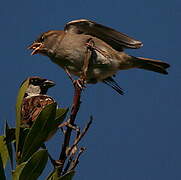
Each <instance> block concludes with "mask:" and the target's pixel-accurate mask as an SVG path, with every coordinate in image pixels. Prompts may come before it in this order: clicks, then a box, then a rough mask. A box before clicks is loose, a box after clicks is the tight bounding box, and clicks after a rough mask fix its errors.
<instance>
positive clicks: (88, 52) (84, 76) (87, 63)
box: [81, 38, 94, 81]
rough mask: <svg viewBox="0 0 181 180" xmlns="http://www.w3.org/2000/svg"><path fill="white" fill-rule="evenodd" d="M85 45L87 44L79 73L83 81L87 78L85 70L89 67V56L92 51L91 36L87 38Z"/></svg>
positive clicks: (92, 42)
mask: <svg viewBox="0 0 181 180" xmlns="http://www.w3.org/2000/svg"><path fill="white" fill-rule="evenodd" d="M86 46H87V49H86V53H85V58H84V64H83V67H82V75H81V79H83V80H84V81H85V80H86V79H87V70H88V68H89V60H90V58H91V55H92V51H93V49H92V47H93V46H94V41H93V40H92V38H89V39H88V40H87V43H86Z"/></svg>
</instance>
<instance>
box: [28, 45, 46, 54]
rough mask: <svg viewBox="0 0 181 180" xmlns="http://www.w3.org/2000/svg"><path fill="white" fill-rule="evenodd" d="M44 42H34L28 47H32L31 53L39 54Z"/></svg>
mask: <svg viewBox="0 0 181 180" xmlns="http://www.w3.org/2000/svg"><path fill="white" fill-rule="evenodd" d="M42 46H43V44H42V43H37V42H34V43H33V44H32V45H31V46H29V47H28V49H32V50H33V51H32V53H31V55H34V54H37V53H39V51H40V50H41V48H42Z"/></svg>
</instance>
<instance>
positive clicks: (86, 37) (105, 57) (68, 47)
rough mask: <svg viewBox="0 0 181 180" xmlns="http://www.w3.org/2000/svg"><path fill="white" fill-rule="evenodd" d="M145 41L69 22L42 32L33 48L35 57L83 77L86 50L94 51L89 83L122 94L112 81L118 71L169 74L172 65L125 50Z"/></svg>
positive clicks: (85, 22)
mask: <svg viewBox="0 0 181 180" xmlns="http://www.w3.org/2000/svg"><path fill="white" fill-rule="evenodd" d="M90 41H91V42H92V44H93V45H92V47H89V45H88V44H89V42H90ZM142 45H143V44H142V42H140V41H138V40H135V39H133V38H131V37H129V36H127V35H125V34H123V33H120V32H118V31H116V30H114V29H112V28H109V27H106V26H103V25H101V24H98V23H96V22H93V21H89V20H85V19H80V20H75V21H71V22H69V23H67V24H66V25H65V28H64V31H59V30H58V31H57V30H55V31H48V32H45V33H43V34H42V35H41V36H40V38H38V39H37V40H36V41H35V42H34V43H33V44H32V45H31V46H30V47H29V49H32V50H33V52H32V55H33V54H37V53H40V54H43V55H46V56H48V57H49V58H50V59H51V60H52V61H53V62H54V63H56V64H58V65H59V66H60V67H62V68H63V69H64V70H65V69H66V70H68V71H69V72H70V73H71V74H73V75H76V76H81V75H82V71H83V69H82V68H83V65H84V60H85V56H86V52H87V49H88V48H89V49H90V50H91V56H90V58H89V66H88V70H87V72H86V82H87V83H97V82H104V83H106V84H108V85H109V86H111V87H112V88H113V89H115V90H116V91H117V92H118V93H120V94H123V91H122V89H121V88H120V87H119V85H118V84H117V83H116V82H115V81H114V79H113V78H112V77H113V76H114V75H115V74H116V73H117V72H118V71H119V70H126V69H131V68H140V69H145V70H149V71H154V72H158V73H161V74H168V73H167V71H166V69H167V68H168V67H169V66H170V65H169V64H168V63H165V62H163V61H160V60H153V59H148V58H142V57H134V56H131V55H127V54H126V53H124V51H123V50H124V49H125V48H132V49H136V48H140V47H141V46H142Z"/></svg>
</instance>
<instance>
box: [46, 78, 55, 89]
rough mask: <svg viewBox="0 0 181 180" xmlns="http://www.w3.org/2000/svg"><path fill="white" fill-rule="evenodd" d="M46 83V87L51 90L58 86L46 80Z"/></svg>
mask: <svg viewBox="0 0 181 180" xmlns="http://www.w3.org/2000/svg"><path fill="white" fill-rule="evenodd" d="M44 83H45V84H46V86H47V87H49V88H50V87H53V86H55V85H56V84H55V82H53V81H50V80H46V81H45V82H44Z"/></svg>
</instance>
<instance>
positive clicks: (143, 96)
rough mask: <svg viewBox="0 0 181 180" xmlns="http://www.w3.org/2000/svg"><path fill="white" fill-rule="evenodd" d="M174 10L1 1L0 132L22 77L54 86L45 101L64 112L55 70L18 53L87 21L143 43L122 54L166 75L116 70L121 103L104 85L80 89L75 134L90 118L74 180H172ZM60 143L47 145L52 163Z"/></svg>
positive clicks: (178, 161) (133, 4) (176, 98)
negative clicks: (159, 66) (164, 66)
mask: <svg viewBox="0 0 181 180" xmlns="http://www.w3.org/2000/svg"><path fill="white" fill-rule="evenodd" d="M180 7H181V2H180V1H179V0H172V1H168V0H167V1H161V0H152V1H145V0H137V1H134V0H132V1H131V0H127V1H120V0H112V1H102V0H100V1H97V0H92V1H88V0H76V1H65V0H61V1H59V0H52V1H46V0H44V1H43V0H39V1H37V0H31V1H23V0H19V1H9V0H7V1H3V2H1V7H0V22H1V34H0V38H1V43H0V49H1V62H0V64H1V65H0V66H1V71H0V77H1V102H0V109H1V111H0V115H1V116H0V119H1V130H2V126H3V120H4V119H7V120H8V122H9V124H10V125H12V126H13V125H14V122H15V111H14V109H15V100H16V95H17V92H18V88H19V85H20V84H21V82H22V81H23V80H24V79H25V78H26V77H28V76H32V75H38V76H41V77H45V78H48V79H51V80H54V81H55V82H56V84H57V86H56V87H54V88H52V89H51V90H50V91H49V94H50V95H51V96H53V97H54V98H55V99H56V100H57V102H58V103H59V104H60V106H64V107H65V106H70V104H71V101H72V94H73V88H72V85H71V83H70V80H69V79H68V78H67V76H66V75H65V73H64V72H63V70H62V69H60V68H59V67H58V66H57V65H55V64H53V63H52V62H50V60H49V59H48V58H47V57H43V56H40V55H37V56H30V52H29V51H28V50H27V49H26V48H27V46H28V45H29V44H30V43H31V42H32V41H33V40H34V39H35V38H36V37H37V36H38V35H39V34H40V33H42V32H44V31H47V30H51V29H63V26H64V24H65V23H66V22H68V21H71V20H74V19H80V18H86V19H91V20H94V21H97V22H99V23H102V24H105V25H107V26H111V27H112V28H114V29H117V30H119V31H121V32H124V33H126V34H128V35H130V36H132V37H135V38H136V39H138V40H141V41H142V42H143V43H144V46H143V47H142V48H141V49H138V50H127V51H126V52H127V53H129V54H131V55H134V56H142V57H148V58H155V59H161V60H164V61H166V62H168V63H170V64H171V68H170V69H169V75H168V76H164V75H160V74H157V73H152V72H147V71H144V70H137V69H134V70H129V71H121V72H120V73H118V75H117V77H116V80H117V81H118V82H119V84H120V86H121V87H122V88H123V89H124V90H125V95H124V96H120V95H118V94H117V93H116V92H114V91H113V90H112V89H111V88H109V87H107V86H106V85H104V84H97V85H89V86H88V88H87V89H86V90H85V91H84V93H83V97H82V102H83V103H82V106H81V109H80V112H79V115H78V118H77V124H79V126H81V127H83V125H84V124H85V123H86V122H87V121H88V119H89V116H90V115H93V117H94V122H93V124H92V127H91V129H90V131H89V133H88V134H87V136H86V137H85V139H84V140H83V141H82V145H83V146H85V147H87V151H86V152H85V154H84V155H83V156H82V158H81V160H80V164H79V167H78V168H77V174H76V177H75V178H74V179H75V180H78V179H79V180H91V179H104V180H109V179H121V180H133V179H134V180H160V179H164V180H170V179H174V180H180V179H181V173H180V169H181V153H180V152H181V141H180V137H181V130H180V128H181V120H180V114H181V110H180V107H181V98H180V97H181V96H180V92H181V83H180V81H181V71H180V67H181V59H180V50H181V49H180V32H181V24H180V19H181V9H180ZM60 142H61V139H60V137H59V136H58V135H57V136H56V137H55V138H54V139H53V140H51V141H50V142H48V147H49V148H50V151H52V154H53V156H54V157H57V156H58V150H59V147H60ZM56 149H57V150H56ZM48 170H49V169H48V168H47V171H48ZM43 179H44V176H42V177H41V178H40V180H43Z"/></svg>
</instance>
